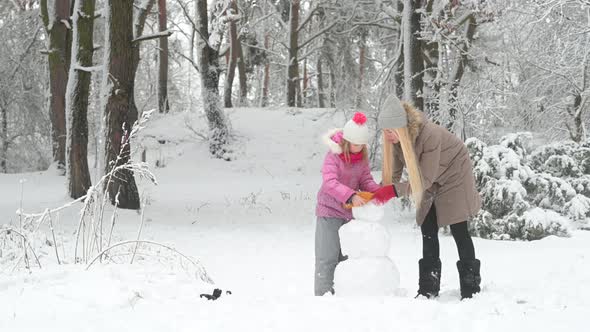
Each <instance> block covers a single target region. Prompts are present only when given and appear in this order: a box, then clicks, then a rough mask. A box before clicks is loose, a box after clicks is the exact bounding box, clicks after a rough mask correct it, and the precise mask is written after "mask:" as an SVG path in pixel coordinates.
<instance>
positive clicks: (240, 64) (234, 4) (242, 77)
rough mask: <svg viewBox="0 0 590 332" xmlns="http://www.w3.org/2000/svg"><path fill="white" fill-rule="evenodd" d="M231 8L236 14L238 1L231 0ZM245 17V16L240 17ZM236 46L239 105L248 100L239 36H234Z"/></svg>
mask: <svg viewBox="0 0 590 332" xmlns="http://www.w3.org/2000/svg"><path fill="white" fill-rule="evenodd" d="M231 8H232V9H233V12H234V13H235V14H238V1H237V0H232V2H231ZM242 19H246V18H242ZM236 48H237V53H238V54H237V55H238V58H237V62H238V63H237V65H238V78H239V83H240V99H239V100H240V105H241V106H243V105H246V102H247V100H248V81H247V78H246V63H245V61H244V52H243V50H242V42H241V41H240V38H239V36H238V37H237V38H236Z"/></svg>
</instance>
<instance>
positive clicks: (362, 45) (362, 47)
mask: <svg viewBox="0 0 590 332" xmlns="http://www.w3.org/2000/svg"><path fill="white" fill-rule="evenodd" d="M366 49H367V31H366V30H364V29H363V31H362V32H361V36H360V41H359V81H358V86H357V95H356V103H355V104H356V107H357V108H360V107H361V105H362V104H363V100H364V91H363V78H364V76H365V53H366Z"/></svg>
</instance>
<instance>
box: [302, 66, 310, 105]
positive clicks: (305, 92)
mask: <svg viewBox="0 0 590 332" xmlns="http://www.w3.org/2000/svg"><path fill="white" fill-rule="evenodd" d="M307 75H308V74H307V58H306V59H305V60H303V82H302V83H303V89H302V90H301V94H302V96H301V99H302V100H303V105H307V104H308V101H307V95H308V92H309V91H308V89H309V86H308V83H309V82H308V80H309V78H308V76H307Z"/></svg>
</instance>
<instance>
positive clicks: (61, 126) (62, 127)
mask: <svg viewBox="0 0 590 332" xmlns="http://www.w3.org/2000/svg"><path fill="white" fill-rule="evenodd" d="M47 2H48V1H47V0H41V17H42V19H43V24H44V25H45V29H46V31H47V35H48V39H49V42H48V47H49V49H48V61H49V117H50V120H51V137H52V150H53V161H54V162H57V165H58V168H59V169H63V170H65V164H66V163H65V160H66V115H65V94H66V84H67V82H68V70H69V52H70V51H69V50H68V29H67V26H66V24H64V23H63V22H64V20H65V21H69V17H70V1H69V0H54V2H53V5H54V8H48V4H47ZM53 15H55V16H53Z"/></svg>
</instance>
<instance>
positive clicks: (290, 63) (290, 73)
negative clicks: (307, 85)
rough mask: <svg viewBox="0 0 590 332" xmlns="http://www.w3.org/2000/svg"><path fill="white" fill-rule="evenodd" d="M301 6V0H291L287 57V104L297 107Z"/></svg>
mask: <svg viewBox="0 0 590 332" xmlns="http://www.w3.org/2000/svg"><path fill="white" fill-rule="evenodd" d="M299 7H300V0H292V1H291V10H290V20H289V58H288V59H287V106H290V107H295V106H296V105H297V90H298V89H297V85H299V84H300V82H299V61H298V60H297V52H298V51H299V44H298V37H299V31H298V30H297V29H298V28H299Z"/></svg>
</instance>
